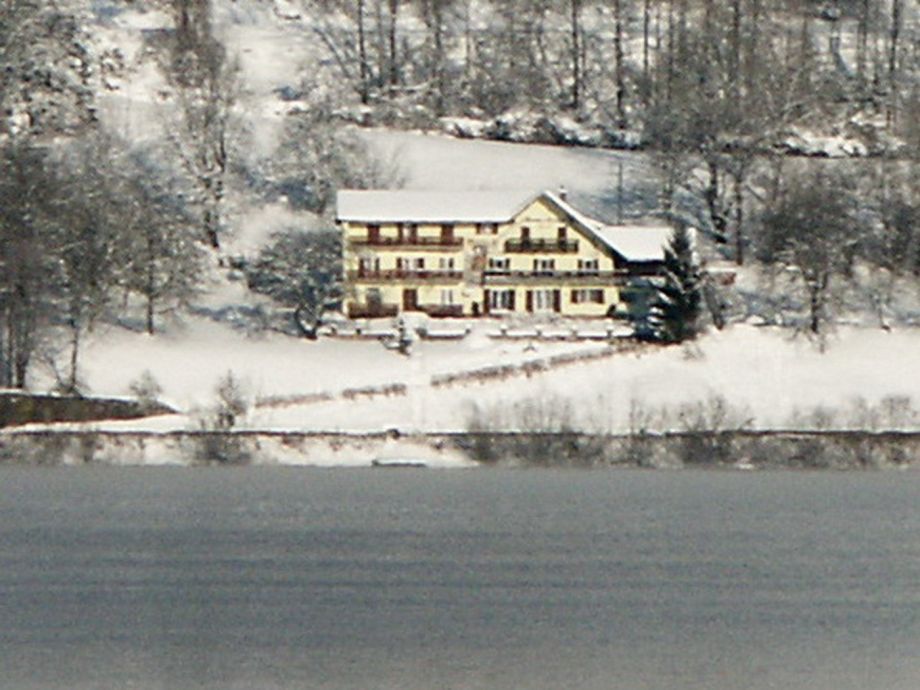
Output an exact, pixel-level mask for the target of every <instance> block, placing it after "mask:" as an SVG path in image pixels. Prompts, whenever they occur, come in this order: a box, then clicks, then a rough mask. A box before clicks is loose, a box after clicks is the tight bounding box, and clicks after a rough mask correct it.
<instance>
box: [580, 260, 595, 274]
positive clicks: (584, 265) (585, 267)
mask: <svg viewBox="0 0 920 690" xmlns="http://www.w3.org/2000/svg"><path fill="white" fill-rule="evenodd" d="M598 268H599V265H598V260H597V259H579V260H578V272H579V273H597V271H598Z"/></svg>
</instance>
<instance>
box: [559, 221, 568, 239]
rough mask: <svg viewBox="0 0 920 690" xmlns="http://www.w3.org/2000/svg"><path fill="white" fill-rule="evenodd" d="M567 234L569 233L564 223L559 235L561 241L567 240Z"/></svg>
mask: <svg viewBox="0 0 920 690" xmlns="http://www.w3.org/2000/svg"><path fill="white" fill-rule="evenodd" d="M566 234H567V233H566V228H565V226H564V225H563V226H562V227H561V228H559V234H558V237H559V241H560V242H565V240H566Z"/></svg>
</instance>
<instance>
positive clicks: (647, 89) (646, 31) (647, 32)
mask: <svg viewBox="0 0 920 690" xmlns="http://www.w3.org/2000/svg"><path fill="white" fill-rule="evenodd" d="M651 23H652V0H645V2H644V4H643V6H642V83H643V90H642V97H643V101H644V103H645V105H648V102H649V96H650V95H651V92H652V89H651V78H652V77H651V74H650V72H649V70H650V67H651V66H650V64H649V48H650V46H649V40H650V38H651V28H652V27H651Z"/></svg>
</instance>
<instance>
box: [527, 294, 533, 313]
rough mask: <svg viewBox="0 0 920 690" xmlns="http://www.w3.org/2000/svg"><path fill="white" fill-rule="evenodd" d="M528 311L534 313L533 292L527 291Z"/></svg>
mask: <svg viewBox="0 0 920 690" xmlns="http://www.w3.org/2000/svg"><path fill="white" fill-rule="evenodd" d="M527 311H533V290H528V291H527Z"/></svg>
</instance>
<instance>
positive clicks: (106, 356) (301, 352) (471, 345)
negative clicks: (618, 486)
mask: <svg viewBox="0 0 920 690" xmlns="http://www.w3.org/2000/svg"><path fill="white" fill-rule="evenodd" d="M497 330H498V329H497V327H496V325H495V324H483V325H482V326H480V327H478V328H476V329H474V332H473V334H471V335H469V336H468V337H467V338H465V339H463V340H457V341H447V342H439V341H419V342H417V343H416V344H415V345H414V346H413V348H412V350H411V354H410V355H409V356H404V355H400V354H398V353H396V352H394V351H392V350H388V349H386V348H385V347H384V346H383V345H382V344H381V343H380V342H377V341H375V340H343V339H334V338H321V339H320V340H319V341H318V342H309V341H305V340H301V339H295V338H291V337H288V336H283V335H280V334H273V335H264V336H260V337H256V338H250V337H247V336H245V335H243V334H240V333H237V332H235V331H232V330H230V329H229V328H227V327H226V326H225V325H222V324H215V323H208V322H205V321H203V320H202V321H197V320H192V321H190V322H189V323H188V324H187V325H186V326H185V327H184V328H183V329H176V330H174V331H173V332H170V333H168V334H163V335H158V336H155V337H152V338H151V337H148V336H146V335H142V334H137V333H132V332H129V331H124V330H120V329H115V330H112V331H110V332H107V333H98V334H96V336H94V338H93V340H92V341H91V342H90V343H89V344H88V347H87V353H86V357H85V360H84V368H83V376H84V378H85V380H86V381H88V382H89V384H90V387H91V389H92V392H93V393H96V394H106V395H118V394H125V393H127V390H128V385H129V383H130V382H131V381H132V380H135V379H137V378H138V377H139V376H140V374H141V373H142V372H143V371H144V370H148V371H150V372H151V373H152V374H153V376H154V377H155V378H156V379H157V381H158V382H159V383H160V385H161V386H162V387H163V398H164V400H165V401H167V402H169V403H171V404H173V405H175V406H176V407H177V408H178V409H180V410H181V411H182V414H180V415H174V416H165V417H157V418H152V419H147V420H136V421H123V422H111V423H94V424H92V425H91V427H92V428H94V429H112V430H150V431H169V430H185V429H191V428H195V426H196V424H197V421H196V420H197V415H198V414H201V413H202V412H203V411H204V410H205V409H206V408H207V407H208V406H209V405H211V404H213V402H214V400H215V393H214V389H215V387H216V385H217V383H218V381H219V380H220V379H221V378H222V377H223V376H225V375H226V373H227V372H228V371H230V372H233V374H234V376H235V377H236V378H237V379H238V380H239V381H240V382H241V383H242V386H243V390H244V393H245V394H246V397H247V398H248V400H249V402H250V403H251V404H252V407H251V409H250V412H249V413H248V414H247V415H246V417H245V419H242V420H241V421H240V423H239V426H238V428H240V429H249V430H273V431H305V430H325V431H356V432H357V431H380V430H389V429H399V430H401V431H462V430H465V429H467V428H468V426H469V424H470V422H471V419H472V413H473V410H474V408H476V407H478V409H479V410H480V412H481V413H482V415H484V417H485V418H487V419H493V420H494V422H495V424H496V425H497V426H499V427H501V426H506V427H509V428H521V425H522V423H523V422H522V420H524V419H525V418H526V413H521V414H517V413H515V412H514V410H526V409H528V408H537V409H538V410H542V411H541V412H540V414H542V415H544V418H547V419H548V420H549V422H550V423H553V422H555V421H559V420H561V419H562V418H563V416H562V414H563V413H562V412H561V411H562V410H568V411H569V412H570V413H571V414H570V420H571V421H572V422H573V423H574V425H575V426H577V427H580V428H583V429H585V430H599V431H614V432H625V431H629V430H630V427H631V426H633V427H634V426H635V424H636V421H635V419H634V420H633V421H632V422H631V421H630V414H631V412H632V414H633V415H635V414H636V411H637V410H641V411H644V412H645V413H647V414H651V417H648V418H647V420H646V421H644V422H642V423H643V424H644V425H648V426H650V427H656V426H660V425H664V426H665V427H670V428H681V424H682V422H681V421H680V419H679V417H678V416H677V414H676V413H677V410H678V407H679V406H680V405H681V404H685V403H697V402H702V403H705V404H709V401H712V400H714V399H717V398H722V399H724V402H725V403H726V404H727V407H728V409H729V415H728V416H729V419H727V420H726V421H725V422H724V424H726V425H732V424H736V423H744V424H746V425H748V426H752V427H756V428H789V427H794V426H796V425H799V424H801V423H802V422H803V420H808V419H812V420H814V419H816V416H815V415H816V413H818V415H819V416H820V415H824V419H825V421H824V423H825V424H827V425H830V426H832V427H833V426H839V427H853V426H859V425H865V424H868V423H869V419H870V417H871V415H870V414H868V413H867V412H866V410H871V409H875V410H879V409H880V403H882V401H884V400H885V399H886V398H887V399H889V401H891V400H892V399H896V398H901V399H902V401H903V400H904V399H907V400H909V401H911V403H912V404H913V405H916V404H917V402H918V401H920V377H918V376H917V372H920V331H917V330H914V329H911V330H893V331H888V332H886V331H882V330H876V329H865V328H842V329H840V330H839V331H838V332H837V334H836V335H835V336H834V337H833V338H832V339H831V341H830V342H829V344H828V347H827V349H826V350H825V351H824V352H822V351H821V350H820V349H819V348H818V347H816V346H815V344H814V343H813V342H811V341H809V340H807V339H805V338H802V337H799V338H795V337H793V336H792V335H791V334H790V332H789V331H788V330H785V329H779V328H764V327H754V326H748V325H737V326H733V327H730V328H728V329H726V330H725V331H722V332H713V333H710V334H708V335H706V336H704V337H703V338H702V339H701V340H699V341H698V342H697V343H696V344H694V345H693V346H690V347H666V348H665V347H654V346H643V347H641V348H638V349H634V350H631V351H624V352H604V349H605V348H606V346H604V345H601V344H598V343H597V342H590V341H580V342H567V341H551V340H539V339H537V338H521V339H520V340H498V339H494V338H490V337H489V336H488V333H489V332H492V333H494V332H496V331H497ZM547 330H548V329H547ZM519 331H520V332H525V331H524V329H519ZM563 354H565V355H571V357H567V358H563V359H572V358H574V356H575V355H576V354H580V355H582V356H584V357H585V360H584V361H574V362H573V361H565V362H562V363H559V364H554V363H553V361H554V360H553V358H554V357H556V359H557V360H558V359H560V358H559V355H563ZM501 365H505V367H506V372H507V373H506V374H505V375H503V376H501V377H497V376H485V377H482V378H481V379H476V378H469V377H467V378H466V379H462V380H459V381H456V382H454V383H451V384H450V385H438V384H439V379H443V377H444V375H445V374H458V373H462V372H477V371H482V370H483V369H485V370H487V371H488V370H491V371H492V372H494V371H495V369H496V367H498V366H501ZM534 365H537V366H534ZM385 387H390V389H391V391H392V392H391V393H390V394H384V391H383V390H382V389H384V388H385ZM371 388H373V389H376V390H373V391H370V392H368V391H361V389H371ZM377 390H379V391H380V392H377ZM663 408H667V409H668V410H669V411H670V413H671V414H670V415H669V416H667V417H666V418H664V419H663V418H662V417H661V414H660V413H661V412H662V409H663ZM553 409H556V410H559V411H560V412H559V415H558V416H554V413H553V412H552V410H553ZM522 415H524V416H522ZM827 415H830V417H829V418H828V417H827ZM917 421H918V420H917V419H916V418H914V419H913V421H912V422H910V421H907V420H904V419H900V420H894V421H893V423H894V426H896V427H903V426H905V425H906V426H911V425H916V423H917ZM891 422H892V420H890V419H885V418H882V419H880V421H879V422H878V423H880V424H881V425H883V426H884V425H886V424H888V423H891ZM67 428H74V427H73V425H67Z"/></svg>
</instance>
